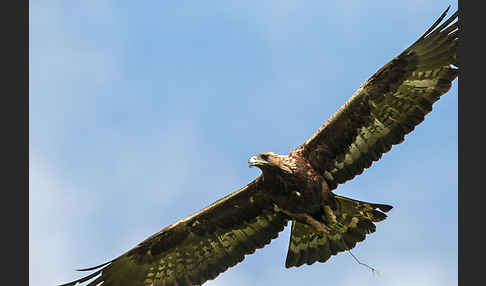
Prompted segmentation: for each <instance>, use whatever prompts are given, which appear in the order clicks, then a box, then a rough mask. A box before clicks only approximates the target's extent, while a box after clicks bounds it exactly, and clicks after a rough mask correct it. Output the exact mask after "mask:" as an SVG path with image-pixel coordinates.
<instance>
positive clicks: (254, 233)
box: [62, 178, 288, 286]
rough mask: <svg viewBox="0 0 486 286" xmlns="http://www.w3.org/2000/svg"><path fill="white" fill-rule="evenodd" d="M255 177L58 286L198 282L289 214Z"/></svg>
mask: <svg viewBox="0 0 486 286" xmlns="http://www.w3.org/2000/svg"><path fill="white" fill-rule="evenodd" d="M260 181H261V179H260V178H257V179H256V180H255V181H253V182H252V183H250V184H248V185H247V186H246V187H244V188H242V189H240V190H238V191H236V192H234V193H232V194H230V195H228V196H226V197H224V198H222V199H220V200H218V201H217V202H215V203H213V204H211V205H210V206H208V207H207V208H205V209H203V210H201V211H199V212H197V213H195V214H194V215H192V216H189V217H187V218H185V219H182V220H179V221H178V222H176V223H174V224H172V225H170V226H168V227H166V228H164V229H162V230H161V231H160V232H158V233H156V234H154V235H153V236H151V237H149V238H148V239H146V240H144V241H143V242H141V243H140V244H138V245H137V246H136V247H134V248H133V249H131V250H129V251H128V252H126V253H125V254H123V255H121V256H120V257H118V258H116V259H114V260H112V261H109V262H107V263H104V264H101V265H98V266H96V267H91V268H87V269H83V270H97V271H95V272H94V273H92V274H90V275H88V276H86V277H83V278H81V279H79V280H76V281H73V282H70V283H66V284H64V285H62V286H70V285H76V284H78V283H83V282H86V281H88V280H90V279H92V278H95V277H96V276H97V275H99V276H98V277H96V279H95V280H93V281H92V282H91V283H90V284H88V285H97V284H98V283H101V282H103V285H105V286H110V285H113V286H125V285H127V286H128V285H130V286H137V285H166V286H170V285H178V286H182V285H200V284H203V283H204V282H206V281H207V280H211V279H214V278H216V277H217V276H218V275H219V274H220V273H222V272H224V271H226V269H228V268H229V267H232V266H234V265H236V264H237V263H239V262H241V261H243V259H244V256H245V255H248V254H251V253H254V252H255V250H256V249H258V248H262V247H264V246H265V245H266V244H268V243H270V241H271V240H272V239H274V238H276V237H277V236H278V233H279V232H281V231H282V230H283V229H284V227H285V226H286V225H287V220H288V218H287V217H286V216H285V215H282V214H281V213H278V212H276V211H275V210H274V205H273V202H272V201H271V199H270V198H269V197H267V195H266V193H265V191H264V190H262V187H261V183H260Z"/></svg>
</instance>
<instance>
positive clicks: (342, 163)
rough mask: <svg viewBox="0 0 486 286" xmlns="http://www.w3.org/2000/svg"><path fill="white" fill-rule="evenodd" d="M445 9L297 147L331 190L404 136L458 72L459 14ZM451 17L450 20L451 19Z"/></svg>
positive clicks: (367, 165) (448, 87)
mask: <svg viewBox="0 0 486 286" xmlns="http://www.w3.org/2000/svg"><path fill="white" fill-rule="evenodd" d="M448 10H449V8H447V10H446V11H445V12H444V13H443V14H442V15H441V16H440V18H439V19H438V20H437V21H436V22H435V23H434V24H433V25H432V27H430V29H428V30H427V31H426V32H425V34H424V35H423V36H422V37H420V38H419V39H418V40H417V41H416V42H415V43H413V44H412V45H411V46H410V47H409V48H407V49H406V50H405V51H403V52H402V53H401V54H400V55H398V56H396V57H395V58H394V59H392V60H391V61H390V62H388V63H387V64H386V65H384V66H383V67H382V68H381V69H379V70H378V71H377V72H376V73H375V74H374V75H373V76H372V77H371V78H370V79H368V80H367V81H366V82H365V83H364V84H363V85H362V86H361V87H360V88H359V89H358V90H357V91H356V92H355V94H354V95H353V96H352V97H351V98H350V99H349V100H348V101H347V102H346V103H345V104H344V105H343V106H342V107H341V108H339V110H338V111H337V112H336V113H334V115H333V116H332V117H331V118H330V119H328V120H327V121H326V122H325V123H324V124H323V125H322V126H321V127H320V128H319V129H318V130H317V132H316V133H315V134H314V135H313V136H312V137H311V138H309V139H308V140H307V141H306V142H305V143H304V144H303V145H301V146H300V147H299V148H298V149H297V150H296V151H297V152H301V155H302V156H303V157H305V158H307V159H308V160H309V161H310V162H311V164H312V166H313V167H314V168H315V169H316V170H318V171H319V172H320V173H321V174H322V175H323V176H324V177H325V179H326V181H327V183H328V185H329V187H330V189H331V190H332V189H335V188H336V187H337V185H338V184H341V183H344V182H345V181H347V180H350V179H352V178H353V177H354V176H356V175H359V174H361V173H362V172H363V170H364V169H365V168H368V167H370V166H371V164H372V162H373V161H377V160H379V159H380V157H381V155H382V154H383V153H385V152H388V151H389V150H390V149H391V147H392V145H395V144H399V143H401V142H402V141H403V140H404V136H405V134H407V133H409V132H411V131H412V130H413V129H414V128H415V126H416V125H418V124H419V123H420V122H422V121H423V120H424V116H425V115H426V114H427V113H429V112H430V111H432V104H433V103H434V102H436V101H437V100H438V99H439V97H440V96H441V95H442V94H444V93H446V92H447V91H448V90H449V89H450V87H451V84H452V81H453V80H454V79H455V78H456V77H457V75H458V69H457V68H453V67H451V64H452V65H454V66H456V67H457V66H458V64H457V45H458V41H459V35H458V32H459V26H458V22H459V20H458V21H455V22H454V20H455V19H457V17H458V13H457V12H456V13H454V14H453V15H452V16H451V17H450V18H449V19H447V20H446V21H445V22H444V23H443V24H441V25H440V26H439V24H440V22H441V21H442V20H443V19H444V17H445V15H446V14H447V11H448ZM453 22H454V23H453Z"/></svg>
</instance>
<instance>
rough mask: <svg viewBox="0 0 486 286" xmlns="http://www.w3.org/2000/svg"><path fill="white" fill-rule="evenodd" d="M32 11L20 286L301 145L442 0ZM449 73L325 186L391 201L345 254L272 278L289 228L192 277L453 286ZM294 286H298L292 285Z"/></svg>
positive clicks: (170, 216)
mask: <svg viewBox="0 0 486 286" xmlns="http://www.w3.org/2000/svg"><path fill="white" fill-rule="evenodd" d="M448 5H452V7H451V10H452V12H453V11H454V10H456V9H457V3H455V2H448V1H442V0H435V1H419V0H415V1H366V2H365V1H291V0H283V1H264V0H260V1H249V0H247V1H205V2H202V1H198V2H196V1H172V2H171V3H167V2H163V1H144V2H143V5H141V2H136V1H130V2H129V1H102V0H98V1H94V0H89V1H77V2H74V1H54V0H53V1H47V0H46V1H34V0H31V1H30V36H29V37H30V52H29V53H30V71H29V73H30V74H29V75H30V82H29V84H30V85H29V88H30V113H29V114H30V118H29V123H30V131H29V134H30V142H29V151H30V160H29V161H30V170H29V173H30V175H29V186H30V190H29V219H30V223H29V256H30V257H29V258H30V259H29V260H30V261H29V279H30V285H54V284H59V283H61V282H67V281H70V280H73V279H76V278H79V277H81V275H82V274H83V273H80V272H75V271H74V269H75V268H82V267H88V266H93V265H97V264H100V263H102V262H105V261H106V260H109V259H112V258H114V257H116V256H118V255H120V254H121V253H123V252H125V251H126V250H128V249H130V248H131V247H133V246H134V245H136V244H137V243H139V242H140V241H142V240H144V239H145V238H146V237H148V236H150V235H152V234H153V233H155V232H157V231H158V230H160V229H161V228H163V227H165V226H166V225H168V224H170V223H172V222H174V221H176V220H178V219H181V218H183V217H186V216H188V215H190V214H192V213H194V212H195V211H197V210H199V209H201V208H203V207H205V206H206V205H208V204H209V203H211V202H213V201H215V200H217V199H219V198H220V197H222V196H224V195H226V194H228V193H230V192H232V191H235V190H237V189H238V188H240V187H242V186H244V185H246V184H247V183H248V182H250V181H251V180H253V179H254V178H255V177H256V176H258V175H259V172H260V171H259V170H258V169H256V168H251V169H249V168H248V167H247V160H248V158H249V157H251V156H253V155H254V154H256V153H260V152H264V151H274V152H277V153H281V154H287V153H289V152H290V151H292V150H293V149H294V148H295V147H297V146H298V145H300V144H301V143H303V142H304V141H305V140H306V139H307V138H308V137H309V136H311V135H312V134H313V133H314V131H315V130H316V129H317V128H318V127H319V126H320V125H321V124H322V123H323V122H324V121H325V120H326V119H327V118H328V117H329V116H331V115H332V113H334V112H335V111H336V110H337V108H339V107H340V106H341V105H342V104H343V103H344V102H345V101H346V100H347V99H348V98H349V97H350V96H351V95H352V94H353V92H354V91H355V90H356V89H357V88H358V87H359V86H360V85H361V84H362V83H363V82H364V81H365V80H366V79H367V78H368V77H370V76H371V75H372V74H373V73H374V72H375V71H376V70H377V69H379V68H380V67H381V66H382V65H383V64H385V63H386V62H387V61H389V60H390V59H391V58H392V57H394V56H395V55H397V54H399V53H400V52H401V51H402V50H404V49H405V48H406V47H408V46H409V45H410V44H411V43H412V42H414V41H415V40H416V39H417V38H418V37H419V36H420V35H421V34H422V33H423V32H425V30H426V29H427V28H428V27H429V26H430V25H431V24H432V23H433V22H434V21H435V19H436V18H437V17H438V16H439V15H440V14H441V13H442V11H443V10H444V9H445V8H446V7H447V6H448ZM457 99H458V93H457V80H456V81H455V82H454V84H453V87H452V89H451V91H450V92H449V93H447V94H446V95H444V96H443V97H442V99H441V100H439V102H437V103H436V104H435V105H434V111H433V112H432V113H431V114H430V115H429V116H428V117H427V118H426V120H425V121H424V122H423V123H422V124H421V125H420V126H418V127H417V128H416V129H415V131H414V132H413V133H412V134H410V135H408V136H407V137H406V140H405V142H404V143H403V144H401V145H399V146H395V147H394V148H393V150H392V151H391V152H389V153H387V154H385V155H384V156H383V157H382V159H381V160H380V161H379V162H377V163H375V164H374V165H373V167H372V168H370V169H368V170H366V171H365V172H364V173H363V174H362V175H360V176H358V177H356V178H355V179H354V180H353V181H351V182H348V183H346V184H344V185H342V186H340V187H339V188H338V189H337V190H336V193H338V194H341V195H345V196H349V197H352V198H355V199H361V200H367V201H371V202H380V203H387V204H391V205H393V206H394V207H395V208H394V209H393V210H392V211H391V212H390V213H389V218H388V219H387V220H386V221H384V222H381V223H379V224H378V225H377V231H376V232H375V233H374V234H372V235H370V236H368V238H367V239H366V240H365V241H364V242H362V243H360V244H358V245H357V246H356V247H355V249H354V250H353V253H354V254H355V255H356V256H357V257H359V258H360V259H361V260H362V261H363V262H365V263H368V264H370V265H373V266H374V267H376V268H378V270H379V271H380V275H378V276H374V275H372V274H371V272H370V271H369V270H367V269H366V268H364V267H362V266H359V265H357V264H356V263H355V261H354V260H353V258H352V257H351V256H350V255H349V254H347V253H342V254H340V255H338V256H335V257H333V258H331V259H330V260H329V261H328V262H326V263H324V264H322V263H317V264H314V265H312V266H304V267H300V268H294V269H290V270H289V269H285V267H284V262H285V256H286V253H287V244H288V240H289V234H290V233H289V229H286V230H285V231H284V232H282V233H281V234H280V236H279V238H278V239H276V240H274V241H273V242H272V243H271V244H270V245H269V246H267V247H265V248H264V249H261V250H258V251H257V252H256V253H255V254H253V255H250V256H247V257H246V259H245V260H244V261H243V262H242V263H240V264H238V265H237V266H235V267H233V268H230V269H229V270H228V271H226V272H225V273H223V274H221V275H220V276H219V277H218V278H217V279H216V280H214V281H209V282H208V283H207V284H205V285H212V286H215V285H217V286H221V285H234V286H240V285H279V286H284V285H295V283H296V282H297V283H299V284H301V283H302V285H335V286H341V285H343V286H345V285H356V284H357V283H359V284H360V285H363V286H364V285H373V286H380V285H391V286H394V285H415V286H420V285H428V286H434V285H442V286H443V285H457V283H458V282H457V265H458V264H457V257H458V248H457V242H458V239H457V229H458V225H457V223H458V220H457V191H458V187H457V185H458V184H457V181H458V179H457V172H458V170H457V141H458V134H457V133H458V132H457V125H458V124H457ZM304 283H305V284H304Z"/></svg>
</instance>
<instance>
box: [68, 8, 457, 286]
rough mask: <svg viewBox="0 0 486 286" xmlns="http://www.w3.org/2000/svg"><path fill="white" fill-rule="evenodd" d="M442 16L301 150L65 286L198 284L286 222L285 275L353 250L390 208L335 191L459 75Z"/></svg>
mask: <svg viewBox="0 0 486 286" xmlns="http://www.w3.org/2000/svg"><path fill="white" fill-rule="evenodd" d="M448 10H449V8H447V10H446V11H445V12H444V13H442V15H441V16H440V17H439V19H438V20H437V21H436V22H435V23H434V24H433V25H432V26H431V27H430V28H429V29H428V30H427V31H426V32H425V33H424V34H423V35H422V36H421V37H420V38H419V39H418V40H417V41H415V42H414V43H413V44H412V45H411V46H410V47H408V48H407V49H406V50H404V51H403V52H402V53H400V54H399V55H398V56H396V57H395V58H393V59H392V60H391V61H389V62H388V63H387V64H385V65H384V66H383V67H382V68H380V69H379V70H378V71H377V72H376V73H375V74H373V75H372V76H371V77H370V78H369V79H368V80H367V81H365V82H364V83H363V84H362V85H361V86H360V87H359V88H358V90H357V91H356V92H355V93H354V95H353V96H352V97H351V98H350V99H349V100H348V101H347V102H346V103H345V104H344V105H343V106H342V107H341V108H339V109H338V110H337V111H336V112H335V113H334V114H333V115H332V117H331V118H329V119H328V120H327V121H326V122H325V123H324V124H323V125H322V126H321V127H320V128H319V129H318V130H317V131H316V132H315V133H314V134H313V135H312V136H311V137H310V138H309V139H308V140H307V141H305V142H304V143H303V144H302V145H300V146H299V147H298V148H296V149H295V150H293V151H292V152H291V153H289V154H287V155H279V154H276V153H273V152H264V153H260V154H258V155H256V156H253V157H251V158H250V159H249V160H248V165H249V166H250V167H251V166H255V167H258V168H260V169H261V171H262V173H261V175H260V176H259V177H257V178H256V179H255V180H253V181H252V182H251V183H249V184H248V185H246V186H245V187H243V188H241V189H239V190H237V191H235V192H233V193H231V194H229V195H227V196H226V197H223V198H221V199H220V200H218V201H216V202H215V203H213V204H211V205H209V206H208V207H206V208H204V209H202V210H200V211H198V212H196V213H195V214H193V215H191V216H189V217H187V218H184V219H181V220H179V221H177V222H175V223H173V224H171V225H169V226H167V227H165V228H163V229H162V230H161V231H159V232H157V233H156V234H154V235H152V236H151V237H149V238H147V239H146V240H144V241H142V242H141V243H139V244H138V245H136V246H135V247H134V248H132V249H131V250H129V251H127V252H126V253H124V254H122V255H121V256H119V257H117V258H115V259H113V260H111V261H108V262H106V263H104V264H101V265H98V266H95V267H91V268H87V269H81V270H82V271H88V270H92V271H94V272H93V273H92V274H90V275H88V276H86V277H84V278H81V279H79V280H76V281H73V282H70V283H67V284H64V286H68V285H76V284H78V283H83V282H87V281H89V280H90V279H93V280H92V281H89V284H87V285H90V286H93V285H98V284H100V283H102V284H103V286H148V285H154V286H155V285H164V286H176V285H177V286H182V285H184V286H185V285H201V284H203V283H205V282H206V281H208V280H211V279H215V278H216V277H217V276H218V275H219V274H220V273H222V272H224V271H225V270H226V269H228V268H229V267H232V266H234V265H236V264H237V263H238V262H241V261H242V260H243V259H244V257H245V255H248V254H251V253H254V252H255V250H256V249H259V248H263V247H264V246H265V245H267V244H268V243H270V241H271V240H272V239H274V238H276V237H277V236H278V234H279V232H281V231H282V230H283V229H284V227H285V226H286V225H287V223H288V222H289V221H291V222H292V229H291V235H290V242H289V247H288V253H287V258H286V261H285V266H286V267H287V268H289V267H298V266H301V265H303V264H309V265H310V264H313V263H314V262H316V261H318V262H326V261H327V260H328V259H329V258H330V257H331V256H333V255H336V254H338V253H340V252H343V251H346V250H350V249H352V248H353V247H354V246H355V245H356V243H357V242H360V241H363V240H364V239H365V237H366V235H367V234H370V233H372V232H374V231H375V229H376V227H375V223H376V222H379V221H382V220H384V219H385V218H386V217H387V216H386V214H385V213H386V212H388V211H389V210H390V209H391V208H392V207H391V206H389V205H386V204H378V203H370V202H364V201H358V200H354V199H351V198H346V197H343V196H339V195H337V194H334V193H333V190H334V189H336V188H337V187H338V185H339V184H342V183H344V182H346V181H348V180H350V179H352V178H354V177H355V176H356V175H359V174H361V173H362V172H363V171H364V170H365V169H366V168H368V167H370V166H371V164H372V162H373V161H377V160H379V159H380V157H381V156H382V154H383V153H386V152H388V151H389V150H390V149H391V147H392V146H393V145H396V144H399V143H401V142H403V140H404V136H405V135H406V134H407V133H409V132H411V131H412V130H413V129H414V127H415V126H416V125H418V124H419V123H421V122H422V121H423V120H424V116H425V115H426V114H428V113H429V112H431V111H432V105H433V103H434V102H436V101H437V100H438V99H439V98H440V96H441V95H443V94H444V93H446V92H447V91H448V90H449V89H450V88H451V84H452V81H453V80H454V79H455V78H456V77H457V76H458V72H459V66H458V61H457V46H458V41H459V26H458V23H459V20H458V12H455V13H454V14H453V15H452V16H450V18H448V19H447V20H446V21H444V22H443V23H442V24H441V22H442V21H443V19H444V18H445V16H446V14H447V12H448ZM456 19H457V21H456ZM95 277H96V278H95Z"/></svg>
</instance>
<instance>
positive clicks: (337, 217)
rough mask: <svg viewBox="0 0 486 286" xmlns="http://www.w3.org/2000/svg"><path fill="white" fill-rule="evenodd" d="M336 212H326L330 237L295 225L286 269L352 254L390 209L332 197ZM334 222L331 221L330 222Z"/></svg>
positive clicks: (302, 224)
mask: <svg viewBox="0 0 486 286" xmlns="http://www.w3.org/2000/svg"><path fill="white" fill-rule="evenodd" d="M333 198H334V199H333V202H334V204H335V208H324V209H326V211H327V212H332V213H330V214H329V213H327V214H326V213H325V215H324V217H326V218H328V219H324V223H325V224H326V225H327V226H328V227H329V228H330V230H331V232H330V234H329V235H325V236H320V235H319V234H318V233H316V232H315V231H314V229H313V228H312V227H310V226H308V225H306V224H304V223H301V222H297V221H292V230H291V235H290V242H289V249H288V252H287V259H286V261H285V267H287V268H290V267H293V266H295V267H298V266H301V265H303V264H308V265H311V264H313V263H315V262H316V261H319V262H326V261H327V260H328V259H329V258H330V257H331V256H332V255H337V254H338V253H339V252H342V251H345V250H350V249H352V248H354V247H355V245H356V243H358V242H361V241H363V240H365V238H366V235H367V234H370V233H373V232H375V230H376V226H375V224H374V223H375V222H379V221H382V220H384V219H385V218H386V217H387V216H386V214H385V213H384V212H388V211H390V210H391V209H392V206H390V205H384V204H374V203H368V202H363V201H358V200H353V199H350V198H346V197H342V196H338V195H333ZM330 217H331V218H332V219H329V218H330Z"/></svg>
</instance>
